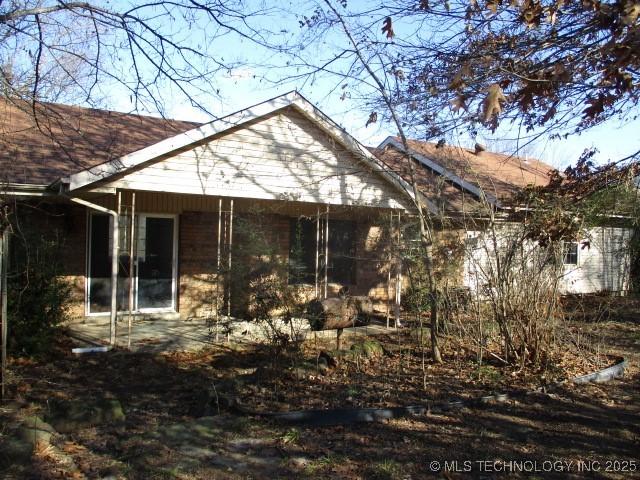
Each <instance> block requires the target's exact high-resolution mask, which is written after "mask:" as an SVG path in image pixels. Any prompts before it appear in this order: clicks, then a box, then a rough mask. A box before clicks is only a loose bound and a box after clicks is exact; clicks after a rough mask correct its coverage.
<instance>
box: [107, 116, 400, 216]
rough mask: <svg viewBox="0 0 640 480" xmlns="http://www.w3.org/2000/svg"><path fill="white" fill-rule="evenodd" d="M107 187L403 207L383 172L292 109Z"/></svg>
mask: <svg viewBox="0 0 640 480" xmlns="http://www.w3.org/2000/svg"><path fill="white" fill-rule="evenodd" d="M106 186H108V187H117V188H124V189H132V190H144V191H156V192H173V193H187V194H199V195H215V196H226V197H237V198H254V199H266V200H293V201H300V202H313V203H328V204H332V205H366V206H375V207H385V208H403V205H402V203H404V202H405V201H404V200H400V198H401V193H400V192H399V191H398V190H397V189H395V187H393V186H391V185H390V183H389V182H388V181H387V180H385V179H384V178H383V177H382V176H381V175H380V174H378V173H375V172H372V171H371V169H370V168H369V167H368V166H367V165H365V164H364V163H363V162H362V161H360V160H359V159H358V158H357V157H356V156H355V155H353V154H352V153H350V152H348V151H347V150H346V149H345V148H344V147H342V146H341V145H339V144H337V143H336V142H335V141H334V140H333V139H332V138H331V137H330V136H329V135H328V134H325V133H324V132H323V131H322V130H321V129H320V128H318V127H316V126H314V125H313V124H312V123H311V122H310V121H309V120H307V119H306V118H304V117H303V116H302V115H301V114H299V113H297V112H295V111H294V110H291V109H287V110H281V111H279V112H276V113H275V114H272V115H270V116H267V117H264V118H262V119H259V120H256V121H254V122H251V123H248V124H245V125H243V126H241V127H238V128H237V129H235V130H232V131H229V132H226V133H225V134H223V135H222V136H220V137H217V138H214V139H212V140H210V141H208V142H207V143H205V144H202V145H200V146H196V147H194V148H193V149H190V150H188V151H184V152H181V153H178V154H176V155H173V156H171V157H169V158H165V159H163V160H160V161H154V162H152V163H149V164H147V165H146V166H143V167H142V168H139V169H137V170H136V171H133V172H131V173H128V174H126V175H124V176H123V177H122V178H120V179H118V180H115V181H113V182H110V183H107V184H106ZM401 202H402V203H401ZM404 206H406V205H404Z"/></svg>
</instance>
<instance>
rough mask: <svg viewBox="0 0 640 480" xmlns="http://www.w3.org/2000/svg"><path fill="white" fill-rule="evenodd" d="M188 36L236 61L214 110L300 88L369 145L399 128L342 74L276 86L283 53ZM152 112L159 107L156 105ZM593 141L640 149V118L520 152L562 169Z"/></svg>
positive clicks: (604, 156)
mask: <svg viewBox="0 0 640 480" xmlns="http://www.w3.org/2000/svg"><path fill="white" fill-rule="evenodd" d="M354 1H357V0H354ZM302 5H303V4H297V3H294V2H291V3H290V4H289V7H290V9H291V10H292V11H305V7H303V6H302ZM307 8H310V7H307ZM255 22H256V23H254V26H256V27H257V28H261V27H265V26H268V27H269V28H270V29H272V30H275V31H279V32H280V33H281V34H282V38H284V39H286V38H294V37H295V36H296V35H297V34H299V33H300V27H299V25H297V18H296V16H295V15H291V16H289V17H287V16H278V17H271V18H268V19H266V20H262V19H258V20H256V21H255ZM173 28H174V29H175V30H177V31H179V30H180V28H181V25H180V24H179V23H178V24H176V25H174V26H173ZM409 28H413V27H412V26H406V29H407V30H406V32H404V33H406V34H411V33H412V32H410V31H409V30H408V29H409ZM402 29H403V27H402V26H396V30H397V32H400V34H402V33H403V31H402ZM414 33H415V32H414ZM205 36H206V34H205ZM183 38H184V39H189V40H187V41H189V42H191V44H194V45H195V44H197V45H198V46H199V45H202V44H203V43H206V42H210V44H209V48H210V49H211V50H212V51H215V52H218V53H219V54H220V55H223V56H224V59H225V61H227V62H230V63H235V64H236V66H235V67H234V68H232V69H230V70H226V71H220V72H217V73H216V78H215V79H214V83H215V85H216V87H217V90H218V92H217V93H215V94H214V93H213V92H212V93H211V94H207V93H206V92H205V93H204V94H199V95H198V96H197V98H198V100H199V102H200V103H201V104H202V105H203V106H204V107H205V108H206V109H207V110H208V111H209V112H210V113H211V114H213V115H214V116H218V117H220V116H225V115H228V114H230V113H233V112H235V111H238V110H241V109H244V108H247V107H249V106H251V105H254V104H257V103H260V102H262V101H265V100H268V99H270V98H273V97H275V96H278V95H281V94H283V93H286V92H288V91H291V90H294V89H295V90H298V91H299V92H300V93H302V95H304V96H305V97H306V98H307V99H308V100H309V101H311V102H312V103H314V104H315V105H316V106H317V107H318V108H320V109H321V110H322V111H323V112H324V113H325V114H327V115H328V116H329V117H331V118H332V119H333V120H334V121H335V122H336V123H338V124H339V125H341V126H342V127H343V128H344V129H345V130H346V131H347V132H349V133H350V134H351V135H353V136H354V137H355V138H356V139H358V140H359V141H360V142H362V143H363V144H365V145H377V144H379V143H380V142H381V141H382V140H384V139H385V138H386V137H387V136H389V135H396V134H397V132H396V131H395V129H394V128H392V126H390V125H385V124H381V123H376V124H373V125H370V126H368V127H366V126H365V124H366V122H367V118H368V116H369V113H370V112H368V111H362V110H360V109H359V108H358V105H357V104H355V103H353V102H351V101H349V99H346V100H341V99H340V94H341V92H340V91H338V92H335V91H334V90H333V89H334V88H335V85H336V83H337V82H338V83H339V80H336V79H335V78H330V79H327V78H316V79H314V81H309V79H300V80H298V81H290V82H287V83H285V84H282V85H278V86H274V85H272V84H271V83H270V82H268V81H265V80H264V78H265V77H268V78H270V79H274V78H275V79H277V78H278V76H279V74H280V73H281V74H282V75H283V76H285V75H287V74H291V73H292V70H291V69H287V68H286V66H285V63H283V62H284V60H283V59H282V58H277V55H274V54H273V52H266V51H265V50H263V49H261V48H260V47H258V46H256V45H255V44H253V43H252V42H251V41H250V40H247V39H241V38H237V37H234V36H233V35H230V36H223V37H221V38H204V37H202V35H201V34H198V33H197V32H195V31H193V32H192V31H190V32H189V35H188V36H184V37H183ZM343 41H344V39H342V38H339V37H338V36H328V37H326V38H324V39H323V43H319V44H318V45H316V46H315V48H317V49H318V50H317V52H315V53H316V54H317V55H318V56H319V57H320V56H321V55H323V54H324V53H325V50H326V51H328V50H329V49H331V48H333V47H334V46H335V45H334V44H339V43H340V42H343ZM312 54H313V53H312ZM163 96H164V98H163V101H164V107H165V111H164V112H163V113H164V115H165V116H167V117H170V118H176V119H181V120H191V121H202V122H205V121H209V120H211V116H210V115H208V114H206V113H204V112H203V111H202V110H201V109H199V108H196V107H193V106H192V105H190V104H189V102H188V101H186V100H185V98H184V97H183V96H181V95H179V94H178V92H173V91H171V89H170V88H169V89H168V90H167V91H166V95H163ZM110 99H111V100H110V105H109V107H110V108H113V109H115V110H121V111H131V109H132V107H133V105H132V103H131V101H130V97H129V96H127V95H112V96H111V97H110ZM148 113H151V114H154V113H157V112H154V111H153V109H150V111H149V112H148ZM513 137H517V132H514V131H512V130H509V129H508V128H505V127H503V128H501V129H500V130H499V135H497V136H496V135H491V134H490V133H489V132H484V133H482V132H481V133H480V135H479V136H478V137H476V138H473V139H472V138H469V137H468V136H465V135H464V134H461V135H460V136H459V143H460V144H461V145H463V146H473V144H474V143H475V142H476V141H478V142H479V143H483V144H485V145H487V147H488V148H489V149H490V150H491V149H492V150H497V149H503V150H504V149H505V148H506V149H508V150H511V149H514V148H515V147H514V145H516V142H514V141H511V142H505V141H503V138H513ZM505 145H507V147H505ZM591 147H596V148H597V149H598V150H599V153H598V154H597V155H596V157H595V159H596V161H599V162H603V163H604V162H606V161H608V160H615V159H619V158H622V157H625V156H627V155H629V154H631V153H633V152H635V151H638V150H640V119H639V120H636V121H634V122H630V123H628V124H626V125H621V124H620V122H618V121H616V120H612V121H610V122H608V123H607V124H605V125H602V126H599V127H597V128H593V129H591V130H590V131H588V132H585V133H583V134H581V135H572V136H570V137H569V138H567V139H563V140H553V141H552V140H549V139H547V138H541V139H539V140H537V141H536V142H535V143H534V144H533V145H530V146H528V147H527V148H525V149H524V150H523V151H522V152H520V155H523V156H528V157H535V158H539V159H541V160H543V161H545V162H547V163H549V164H551V165H553V166H554V167H556V168H561V169H562V168H565V167H566V166H568V165H569V164H571V163H575V161H576V160H577V159H578V157H579V156H580V154H581V153H582V152H583V151H584V150H585V149H586V148H591ZM508 153H513V152H512V151H510V152H508Z"/></svg>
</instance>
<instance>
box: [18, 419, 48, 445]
mask: <svg viewBox="0 0 640 480" xmlns="http://www.w3.org/2000/svg"><path fill="white" fill-rule="evenodd" d="M54 433H55V430H54V429H53V427H52V426H51V425H49V424H48V423H46V422H44V421H43V420H42V419H41V418H39V417H37V416H32V417H27V418H26V419H25V420H24V421H23V422H22V425H21V426H20V428H19V429H18V437H19V438H20V439H21V440H23V441H25V442H27V443H28V444H30V445H31V446H32V448H35V447H36V445H39V446H48V445H49V444H50V443H51V436H52V435H53V434H54Z"/></svg>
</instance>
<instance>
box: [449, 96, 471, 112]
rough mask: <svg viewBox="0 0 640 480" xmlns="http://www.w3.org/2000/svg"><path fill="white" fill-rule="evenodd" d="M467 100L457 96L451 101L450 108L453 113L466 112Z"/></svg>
mask: <svg viewBox="0 0 640 480" xmlns="http://www.w3.org/2000/svg"><path fill="white" fill-rule="evenodd" d="M466 101H467V98H466V97H465V96H464V95H457V96H456V98H454V99H453V100H451V108H452V109H453V111H454V112H457V111H458V110H466V109H467V103H466Z"/></svg>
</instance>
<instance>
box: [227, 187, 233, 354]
mask: <svg viewBox="0 0 640 480" xmlns="http://www.w3.org/2000/svg"><path fill="white" fill-rule="evenodd" d="M228 231H229V246H228V250H229V252H228V255H229V258H228V265H227V269H228V272H227V287H228V290H229V292H228V293H227V322H228V323H230V322H231V250H232V247H233V198H232V199H231V202H230V205H229V230H228ZM230 335H231V334H230V332H229V325H227V342H229V340H230Z"/></svg>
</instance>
